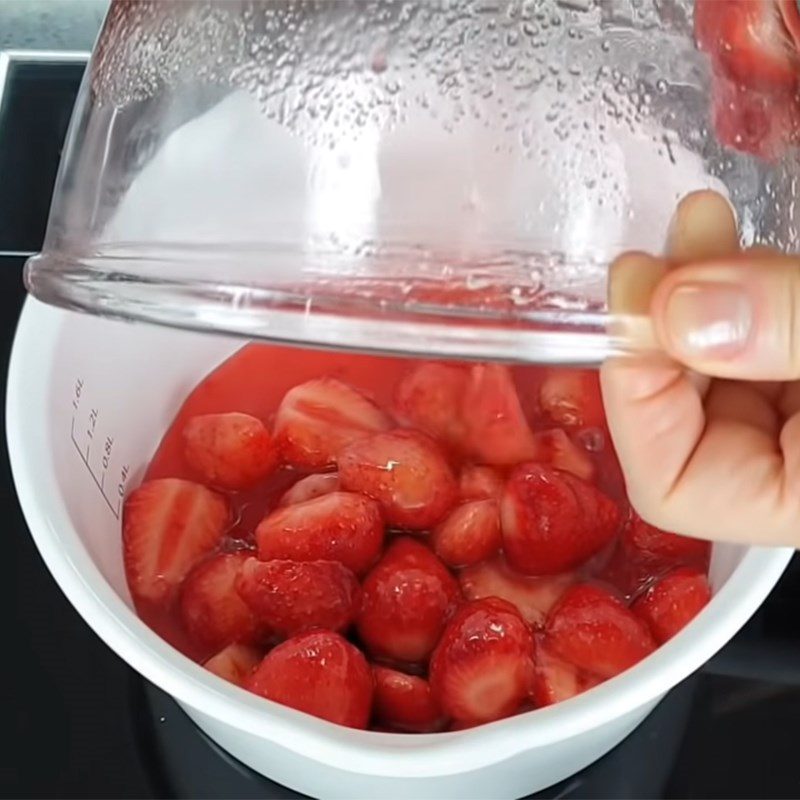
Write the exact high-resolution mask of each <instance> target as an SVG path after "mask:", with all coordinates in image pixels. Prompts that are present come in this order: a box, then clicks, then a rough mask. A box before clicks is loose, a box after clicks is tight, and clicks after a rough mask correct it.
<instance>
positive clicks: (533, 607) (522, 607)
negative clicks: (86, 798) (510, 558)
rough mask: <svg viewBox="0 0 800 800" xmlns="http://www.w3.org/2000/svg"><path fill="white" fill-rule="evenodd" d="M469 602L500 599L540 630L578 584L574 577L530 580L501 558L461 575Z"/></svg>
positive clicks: (555, 576) (566, 575)
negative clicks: (554, 607) (552, 611)
mask: <svg viewBox="0 0 800 800" xmlns="http://www.w3.org/2000/svg"><path fill="white" fill-rule="evenodd" d="M458 580H459V582H460V583H461V591H462V593H463V594H464V597H465V598H466V599H467V600H481V599H483V598H484V597H499V598H501V599H502V600H506V601H507V602H509V603H511V604H512V605H514V606H515V607H516V609H517V611H519V613H520V614H521V615H522V617H523V619H524V620H525V621H526V622H527V623H528V624H529V625H532V626H534V627H537V628H541V627H543V626H544V623H545V620H546V619H547V615H548V614H549V613H550V609H551V608H552V607H553V606H554V605H555V603H556V602H557V601H558V599H559V598H560V597H561V595H562V594H564V592H565V591H566V590H567V589H568V588H569V587H570V586H571V585H572V584H573V583H574V582H575V576H574V575H572V574H569V573H567V574H564V575H548V576H545V577H543V578H530V577H528V576H527V575H520V574H519V573H518V572H514V570H512V569H511V568H510V567H509V566H508V565H507V564H506V563H505V561H504V560H503V558H502V557H501V556H498V557H496V558H493V559H492V560H490V561H484V562H483V563H481V564H476V565H475V566H472V567H467V569H464V570H462V571H461V574H460V575H459V576H458Z"/></svg>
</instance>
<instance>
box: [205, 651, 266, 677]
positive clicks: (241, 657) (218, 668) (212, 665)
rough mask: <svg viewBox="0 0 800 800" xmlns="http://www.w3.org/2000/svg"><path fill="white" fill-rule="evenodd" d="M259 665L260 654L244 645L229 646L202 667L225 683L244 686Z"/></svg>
mask: <svg viewBox="0 0 800 800" xmlns="http://www.w3.org/2000/svg"><path fill="white" fill-rule="evenodd" d="M259 663H261V653H260V652H259V651H258V650H256V649H255V648H254V647H248V646H247V645H244V644H229V645H228V646H227V647H226V648H225V649H224V650H221V651H220V652H219V653H217V654H216V655H215V656H212V657H211V658H209V659H208V661H206V663H205V664H203V666H204V667H205V668H206V669H207V670H208V671H209V672H213V673H214V674H215V675H218V676H219V677H220V678H223V679H224V680H226V681H230V682H231V683H235V684H236V685H237V686H244V684H245V681H246V680H247V679H248V677H249V676H250V674H251V673H252V672H253V670H254V669H255V668H256V667H257V666H258V665H259Z"/></svg>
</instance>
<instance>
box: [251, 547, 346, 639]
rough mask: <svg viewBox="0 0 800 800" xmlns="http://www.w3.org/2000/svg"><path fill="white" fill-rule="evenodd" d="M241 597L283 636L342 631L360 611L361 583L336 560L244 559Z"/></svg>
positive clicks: (267, 624) (258, 615) (264, 621)
mask: <svg viewBox="0 0 800 800" xmlns="http://www.w3.org/2000/svg"><path fill="white" fill-rule="evenodd" d="M236 589H237V591H238V593H239V596H240V597H241V598H242V600H244V602H245V603H246V604H247V606H248V607H249V608H250V609H251V610H252V612H253V613H254V614H255V616H256V617H257V618H258V619H259V620H261V621H262V622H263V623H264V624H265V626H267V627H268V628H269V629H270V630H272V631H274V632H275V633H277V634H280V635H281V636H294V634H296V633H300V632H301V631H305V630H309V629H311V628H325V629H327V630H332V631H344V630H346V629H347V628H348V627H349V626H350V625H351V623H352V622H353V620H354V619H355V617H356V614H357V613H358V610H359V607H360V604H361V588H360V587H359V585H358V581H357V580H356V576H355V575H353V573H352V572H351V571H350V570H349V569H347V567H343V566H342V565H341V564H340V563H339V562H338V561H259V560H258V559H257V558H249V559H247V560H246V561H245V563H244V565H243V566H242V568H241V572H240V573H239V577H238V580H237V581H236Z"/></svg>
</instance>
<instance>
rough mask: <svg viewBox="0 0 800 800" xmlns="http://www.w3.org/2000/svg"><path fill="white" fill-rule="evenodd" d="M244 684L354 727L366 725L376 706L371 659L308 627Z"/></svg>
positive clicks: (335, 637)
mask: <svg viewBox="0 0 800 800" xmlns="http://www.w3.org/2000/svg"><path fill="white" fill-rule="evenodd" d="M245 688H247V689H249V690H250V691H251V692H254V693H255V694H258V695H261V697H266V698H267V699H268V700H273V701H275V702H276V703H281V704H283V705H285V706H289V707H290V708H295V709H297V710H298V711H304V712H305V713H306V714H313V715H314V716H315V717H320V718H321V719H326V720H328V721H329V722H335V723H336V724H338V725H346V726H348V727H350V728H366V727H367V723H368V722H369V717H370V712H371V710H372V693H373V683H372V672H371V670H370V668H369V664H367V661H366V659H365V658H364V656H363V655H362V654H361V651H360V650H358V649H357V648H356V647H354V646H353V645H352V644H350V642H348V641H347V640H346V639H343V638H342V637H341V636H340V635H339V634H338V633H333V632H332V631H309V632H308V633H301V634H299V635H298V636H294V637H293V638H291V639H287V640H286V641H285V642H283V643H281V644H279V645H278V646H277V647H275V648H274V649H273V650H271V651H270V652H269V653H267V655H266V656H265V657H264V660H263V661H262V662H261V664H260V665H259V666H258V667H257V669H256V671H255V672H254V673H253V674H252V675H251V676H250V677H249V678H248V680H247V682H246V684H245Z"/></svg>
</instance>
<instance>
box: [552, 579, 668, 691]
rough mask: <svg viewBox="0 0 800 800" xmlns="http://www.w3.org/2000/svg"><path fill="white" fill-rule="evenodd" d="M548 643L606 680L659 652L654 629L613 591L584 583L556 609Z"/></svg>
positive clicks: (570, 659) (558, 653) (572, 590)
mask: <svg viewBox="0 0 800 800" xmlns="http://www.w3.org/2000/svg"><path fill="white" fill-rule="evenodd" d="M545 630H546V633H547V642H548V644H549V645H550V646H551V647H552V648H553V651H554V652H555V653H556V655H558V656H560V657H561V658H563V659H566V660H567V661H569V662H570V663H572V664H574V665H575V666H576V667H579V668H580V669H584V670H586V671H587V672H590V673H591V674H593V675H597V676H599V677H601V678H613V677H614V676H615V675H619V673H620V672H623V671H624V670H626V669H628V667H632V666H633V665H634V664H637V663H638V662H639V661H641V660H642V659H643V658H645V657H646V656H648V655H650V653H652V652H653V650H655V647H656V644H655V642H654V641H653V637H652V636H651V635H650V631H649V630H648V628H647V625H645V624H644V623H643V622H642V621H641V620H640V619H639V618H638V617H637V616H636V615H635V614H634V613H633V612H632V611H630V609H628V608H627V607H626V606H625V604H624V603H623V602H622V601H621V600H620V599H619V598H618V597H616V596H615V595H614V594H612V593H611V592H610V591H608V590H607V589H603V588H601V587H600V586H594V585H592V584H587V583H583V584H579V585H577V586H573V587H572V588H571V589H568V590H567V592H566V593H565V594H564V595H563V597H562V598H561V600H559V602H558V603H557V604H556V606H555V607H554V608H553V610H552V611H551V612H550V616H549V618H548V620H547V626H546V629H545Z"/></svg>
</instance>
